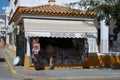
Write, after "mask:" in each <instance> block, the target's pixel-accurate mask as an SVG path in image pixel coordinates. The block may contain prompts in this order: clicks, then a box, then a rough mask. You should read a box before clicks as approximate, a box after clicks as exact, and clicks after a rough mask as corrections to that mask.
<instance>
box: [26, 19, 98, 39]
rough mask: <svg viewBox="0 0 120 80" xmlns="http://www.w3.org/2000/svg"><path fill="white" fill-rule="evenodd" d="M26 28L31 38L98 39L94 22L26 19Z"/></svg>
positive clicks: (27, 34)
mask: <svg viewBox="0 0 120 80" xmlns="http://www.w3.org/2000/svg"><path fill="white" fill-rule="evenodd" d="M24 28H25V36H29V37H60V38H80V37H97V29H96V27H95V26H94V23H93V22H92V21H65V20H40V19H24Z"/></svg>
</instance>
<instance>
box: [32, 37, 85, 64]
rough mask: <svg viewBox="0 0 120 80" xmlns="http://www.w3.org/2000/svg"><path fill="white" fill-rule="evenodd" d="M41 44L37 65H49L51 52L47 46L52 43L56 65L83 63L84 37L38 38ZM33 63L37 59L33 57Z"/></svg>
mask: <svg viewBox="0 0 120 80" xmlns="http://www.w3.org/2000/svg"><path fill="white" fill-rule="evenodd" d="M33 39H34V38H31V39H30V41H31V42H30V43H31V55H33V54H32V40H33ZM37 39H39V40H38V42H39V44H40V48H41V49H40V52H39V54H38V56H37V58H38V60H37V62H36V63H37V64H36V65H43V66H44V65H49V58H50V57H49V56H50V54H49V53H48V52H49V51H47V46H48V45H49V44H51V46H52V47H53V49H52V51H53V53H52V57H53V64H54V65H71V64H81V63H82V62H83V61H82V55H83V54H84V38H79V39H77V38H76V39H73V38H43V37H40V38H37ZM30 62H31V65H35V64H33V62H35V60H34V59H33V57H31V61H30Z"/></svg>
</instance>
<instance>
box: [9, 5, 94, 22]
mask: <svg viewBox="0 0 120 80" xmlns="http://www.w3.org/2000/svg"><path fill="white" fill-rule="evenodd" d="M21 14H34V15H36V14H37V15H51V16H72V17H74V16H77V17H95V16H96V13H95V12H87V11H83V10H79V9H71V8H69V7H64V6H59V5H42V6H36V7H18V8H17V10H16V12H15V13H14V15H13V17H12V18H11V20H10V23H11V22H12V21H16V20H17V19H18V17H19V16H20V15H21Z"/></svg>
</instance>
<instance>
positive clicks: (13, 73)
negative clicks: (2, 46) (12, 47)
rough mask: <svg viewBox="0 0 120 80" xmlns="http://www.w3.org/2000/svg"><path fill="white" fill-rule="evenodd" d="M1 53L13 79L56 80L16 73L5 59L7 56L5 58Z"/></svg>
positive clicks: (54, 79)
mask: <svg viewBox="0 0 120 80" xmlns="http://www.w3.org/2000/svg"><path fill="white" fill-rule="evenodd" d="M1 52H2V54H3V56H4V58H5V60H6V62H7V64H8V68H9V70H10V72H11V74H12V76H13V77H17V78H24V79H31V78H34V79H37V80H57V79H56V78H39V77H36V76H26V75H22V74H18V73H16V71H15V70H14V69H13V67H12V65H11V63H10V61H9V60H8V59H7V56H6V54H5V52H4V51H3V50H1Z"/></svg>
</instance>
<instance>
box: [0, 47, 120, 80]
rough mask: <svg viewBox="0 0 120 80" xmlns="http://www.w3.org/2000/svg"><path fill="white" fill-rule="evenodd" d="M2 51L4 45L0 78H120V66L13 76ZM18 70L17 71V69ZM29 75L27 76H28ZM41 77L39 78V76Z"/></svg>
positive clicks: (81, 79)
mask: <svg viewBox="0 0 120 80" xmlns="http://www.w3.org/2000/svg"><path fill="white" fill-rule="evenodd" d="M2 51H4V49H3V47H0V80H120V77H119V75H120V68H97V69H71V68H68V69H55V70H40V71H35V70H34V71H32V72H31V71H30V70H26V73H25V72H24V73H23V74H26V75H27V74H28V75H29V73H30V76H31V75H36V76H37V77H36V78H33V77H31V78H30V79H28V78H24V77H19V76H13V75H12V74H11V72H10V69H9V67H8V65H7V62H6V61H5V58H4V56H3V53H2ZM16 72H17V71H16ZM19 72H20V71H19ZM21 74H22V70H21ZM40 74H41V75H40ZM28 75H27V76H28ZM38 77H39V78H38Z"/></svg>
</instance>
